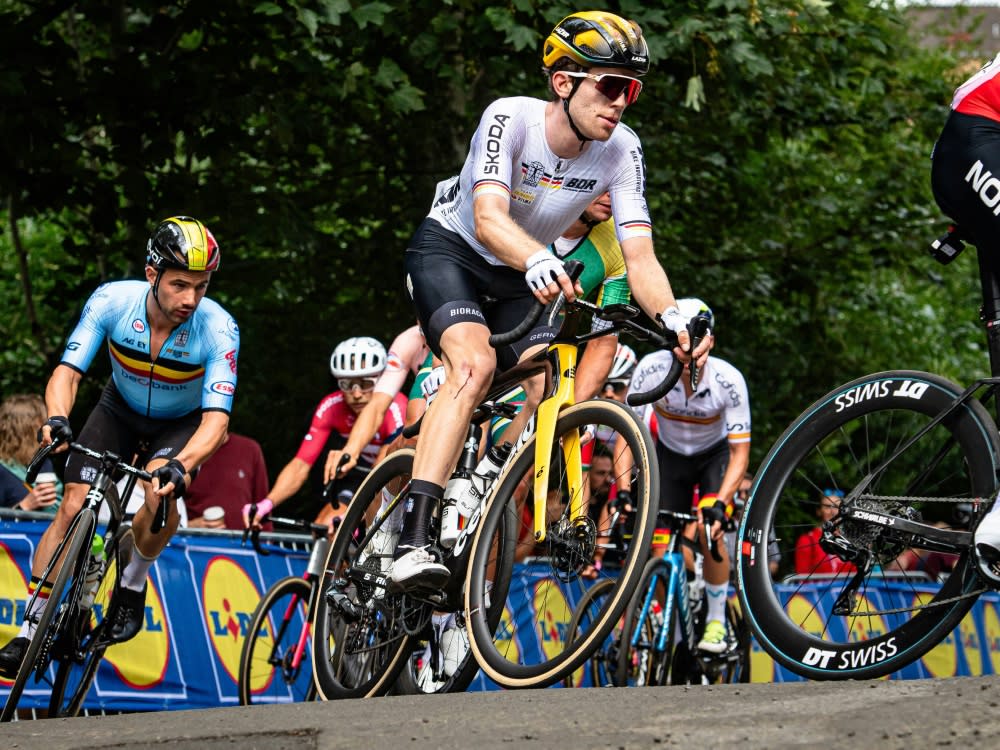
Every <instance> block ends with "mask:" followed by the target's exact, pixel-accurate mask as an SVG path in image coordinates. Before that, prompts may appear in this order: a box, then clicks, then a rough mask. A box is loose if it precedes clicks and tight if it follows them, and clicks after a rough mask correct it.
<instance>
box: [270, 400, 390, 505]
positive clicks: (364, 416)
mask: <svg viewBox="0 0 1000 750" xmlns="http://www.w3.org/2000/svg"><path fill="white" fill-rule="evenodd" d="M393 398H395V394H392V393H382V392H380V391H375V392H374V393H372V396H371V399H370V400H369V401H368V403H367V404H365V408H364V409H362V410H361V413H360V414H359V415H358V419H357V421H356V422H355V423H354V426H353V427H352V428H351V434H350V435H348V436H347V442H346V443H345V444H344V447H343V448H341V449H340V450H334V451H330V452H329V453H328V454H327V457H326V465H325V467H324V469H323V483H324V484H325V483H327V482H329V481H330V480H331V479H333V478H334V477H333V472H334V470H335V469H336V468H337V467H338V466H339V467H340V472H339V475H340V476H344V475H345V474H347V472H349V471H350V470H351V469H353V468H354V467H355V466H356V465H357V463H358V457H359V456H360V455H361V451H363V450H364V449H365V448H366V447H367V446H368V444H369V443H371V441H372V439H373V438H374V437H375V433H376V432H378V428H379V426H380V425H381V424H382V421H383V420H384V419H385V413H386V412H387V411H388V410H389V406H390V405H391V404H392V400H393ZM345 453H346V454H347V455H348V456H350V458H348V460H347V461H345V462H344V463H343V464H341V463H340V460H341V459H340V457H341V456H342V455H344V454H345ZM296 489H297V488H296ZM271 499H272V500H274V499H275V498H274V494H273V493H272V494H271ZM275 503H276V504H277V501H275Z"/></svg>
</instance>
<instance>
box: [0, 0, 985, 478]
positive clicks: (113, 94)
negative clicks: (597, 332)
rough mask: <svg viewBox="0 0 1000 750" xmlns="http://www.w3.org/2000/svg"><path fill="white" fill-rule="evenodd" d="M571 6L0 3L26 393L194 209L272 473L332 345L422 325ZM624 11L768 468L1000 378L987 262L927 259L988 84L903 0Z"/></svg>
mask: <svg viewBox="0 0 1000 750" xmlns="http://www.w3.org/2000/svg"><path fill="white" fill-rule="evenodd" d="M598 5H601V4H600V3H598ZM576 9H577V8H576V6H572V5H570V4H568V3H565V2H552V1H550V0H537V1H532V0H512V1H510V2H507V3H504V4H499V5H498V4H495V3H486V2H480V1H478V0H450V1H447V2H444V3H442V2H429V1H428V0H414V1H412V2H409V3H406V4H388V3H385V2H378V1H376V2H363V1H361V0H279V1H278V2H259V1H256V0H214V2H211V3H206V2H194V0H189V1H187V2H179V3H172V4H162V3H154V2H149V1H148V0H138V1H137V2H129V3H126V2H123V1H122V0H114V2H111V3H106V4H96V5H95V4H78V3H73V2H53V3H47V4H36V3H26V2H13V1H11V0H3V1H2V2H0V49H3V50H5V53H4V56H3V62H2V63H0V133H2V134H3V138H2V139H0V195H2V198H3V201H4V203H3V206H2V209H0V210H2V212H3V217H4V234H3V238H2V240H0V251H2V255H0V264H2V267H3V274H2V276H0V287H2V288H0V293H2V299H4V300H5V305H4V314H3V315H2V316H0V336H2V337H3V339H4V341H5V346H4V348H3V353H2V361H3V364H4V367H3V370H2V372H0V383H2V388H3V391H4V393H8V392H11V391H14V390H31V391H38V390H40V389H41V388H42V387H43V383H44V380H45V378H46V376H47V372H48V370H49V369H50V368H51V366H52V365H53V364H54V363H55V362H56V361H57V360H58V356H59V351H60V347H61V344H62V341H63V339H64V337H65V335H66V333H67V330H68V328H69V327H70V326H71V325H72V322H73V320H74V319H75V316H76V315H77V314H78V311H79V309H80V308H81V306H82V304H83V301H84V300H85V298H86V296H87V295H88V294H89V293H90V291H92V289H93V288H94V287H95V286H96V284H97V283H99V282H100V281H103V280H109V279H116V278H123V277H127V276H134V275H136V274H137V273H138V272H139V270H140V269H141V258H142V253H143V243H144V242H145V238H146V237H147V235H148V233H149V231H150V229H151V228H152V226H153V225H154V224H155V222H156V221H157V220H159V219H161V218H163V217H165V216H169V215H173V214H178V213H187V214H191V215H194V216H197V217H199V218H201V219H203V220H204V221H205V222H206V223H208V224H209V226H211V227H212V228H213V230H214V232H215V234H216V236H217V237H218V239H219V241H220V243H221V244H222V247H223V269H222V271H221V272H220V273H219V274H218V275H217V278H216V279H214V280H213V287H212V290H211V292H210V294H211V295H212V296H213V297H215V298H216V299H218V300H219V301H221V302H222V303H223V304H224V305H226V306H227V307H228V308H229V309H230V310H231V311H232V312H233V313H234V315H235V316H236V318H237V319H238V321H239V322H240V325H241V329H242V332H243V351H242V357H241V367H240V389H239V396H238V400H237V411H236V413H235V427H236V429H238V430H241V431H243V432H246V433H248V434H250V435H253V436H255V437H257V438H258V439H259V440H260V441H261V442H262V443H263V444H264V447H265V451H266V453H267V455H268V457H269V462H270V464H271V468H272V471H276V470H277V468H278V467H279V466H280V465H281V464H282V463H283V462H284V461H285V460H286V459H287V457H289V456H290V455H291V452H292V450H293V448H294V446H295V445H296V443H297V441H298V438H299V435H300V430H301V427H302V425H303V423H304V420H305V418H306V417H307V416H308V414H309V411H310V410H311V408H312V406H313V405H314V404H315V402H316V401H317V400H318V399H319V397H320V396H321V395H322V394H323V393H324V392H325V391H326V389H327V388H329V387H330V385H331V384H330V380H329V375H328V374H327V373H328V370H327V358H328V355H329V352H330V351H331V350H332V348H333V346H334V345H335V344H336V342H337V341H338V340H340V339H341V338H343V337H346V336H349V335H358V334H370V335H376V336H378V337H380V338H382V339H383V340H385V341H388V340H389V339H390V338H391V337H392V335H393V334H394V333H395V332H396V331H398V330H401V329H402V328H403V327H405V326H406V325H407V324H408V323H409V321H410V320H411V318H412V312H411V309H410V306H409V304H408V300H407V299H406V296H405V292H404V291H403V284H402V255H403V251H404V249H405V245H406V241H407V238H408V237H409V235H410V233H411V232H412V231H413V229H414V228H415V227H416V225H417V223H418V222H419V221H420V219H421V218H422V216H423V215H424V214H425V213H426V211H427V208H428V206H429V204H430V201H431V197H432V195H433V189H434V184H435V183H436V182H437V181H438V180H440V179H443V178H445V177H447V176H449V175H451V174H454V173H455V172H456V171H457V170H458V168H459V167H460V165H461V162H462V159H463V157H464V154H465V149H466V146H467V143H468V139H469V138H470V136H471V134H472V132H473V130H474V128H475V125H476V122H477V118H478V115H479V113H480V112H481V110H482V109H483V107H484V106H485V105H486V104H487V103H488V102H489V101H490V100H492V99H493V98H495V97H497V96H506V95H530V96H541V97H544V96H545V95H546V89H545V81H544V78H543V77H542V76H541V74H540V72H539V49H540V44H541V40H542V38H543V35H544V34H546V33H547V32H548V30H549V29H550V28H551V27H552V25H553V24H554V23H555V22H556V21H557V20H558V19H559V18H561V17H563V16H564V15H566V14H568V13H569V12H572V11H573V10H576ZM613 9H614V10H617V11H619V12H621V13H622V14H623V15H626V16H629V17H633V18H635V19H637V20H638V21H639V22H640V23H641V24H642V26H643V28H644V30H645V32H646V34H647V37H648V39H649V41H650V45H651V50H652V57H653V61H654V67H653V71H652V72H651V73H650V75H649V76H648V78H647V81H646V88H645V90H644V92H643V95H642V97H641V98H640V100H639V102H638V103H637V104H636V105H635V106H634V107H633V108H631V109H630V110H629V111H628V113H627V117H626V119H627V122H628V124H629V125H630V126H632V127H633V128H634V129H636V130H637V132H638V133H639V134H640V136H641V138H642V140H643V144H644V149H645V156H646V161H647V167H648V172H649V175H648V198H649V204H650V209H651V212H652V215H653V219H654V226H655V228H656V235H655V242H656V246H657V251H658V253H659V255H660V257H661V259H662V261H663V263H664V265H665V266H666V267H667V269H668V272H669V274H670V277H671V280H672V282H673V285H674V288H675V291H676V292H677V294H678V295H679V296H687V295H697V296H701V297H703V298H704V299H706V300H707V301H708V302H709V303H710V304H711V305H712V306H713V307H714V308H715V309H716V312H717V317H718V320H719V347H718V350H717V351H718V353H719V354H720V356H723V357H725V358H727V359H730V360H731V361H733V362H734V363H735V364H737V365H738V366H739V367H741V369H743V371H744V372H745V373H746V374H747V376H748V379H749V381H750V384H751V388H752V399H753V407H754V418H755V444H754V456H755V461H754V463H756V461H757V460H759V459H760V458H761V457H762V456H763V452H764V451H766V449H767V447H768V446H769V445H770V443H771V441H772V440H773V439H774V437H776V435H777V433H778V432H780V430H781V429H782V427H783V426H784V425H785V424H787V422H788V421H789V420H790V419H791V418H792V417H793V416H794V415H795V414H797V413H798V412H799V411H800V410H801V409H802V408H803V407H804V406H805V405H806V404H807V403H808V401H810V400H811V399H812V398H813V397H815V396H817V395H819V394H820V393H822V392H824V391H826V390H828V389H829V388H830V387H832V386H833V385H835V384H836V383H837V382H840V381H843V380H846V379H848V378H850V377H854V376H857V375H859V374H861V373H864V372H868V371H872V370H876V369H886V368H893V367H904V366H905V367H916V368H924V369H933V370H936V371H939V372H942V373H944V374H945V375H948V376H949V377H953V378H956V379H960V380H966V379H968V377H969V376H970V375H972V374H975V373H978V372H981V371H982V370H984V369H985V365H984V359H985V358H984V355H983V352H982V346H981V344H980V340H981V338H982V336H981V334H980V333H979V332H978V329H977V326H976V321H975V315H974V313H975V304H976V303H975V302H974V300H976V294H977V292H976V289H977V285H976V283H975V265H974V262H973V259H971V258H962V259H961V260H960V261H959V262H957V263H955V264H953V265H952V266H949V267H948V268H947V269H942V268H935V267H933V262H932V261H931V260H930V259H929V258H928V257H927V255H926V254H925V253H924V247H925V245H926V243H927V241H928V240H929V239H930V238H931V237H932V236H933V235H934V234H935V233H936V232H937V231H938V229H939V228H941V227H942V226H943V224H944V222H943V220H942V218H941V217H940V215H939V212H938V210H937V209H936V207H935V206H934V204H933V200H932V199H931V197H930V193H929V188H928V172H929V162H928V155H929V152H930V148H931V145H932V143H933V138H934V137H935V135H936V132H937V129H938V128H939V127H940V125H941V123H942V122H943V120H944V116H945V113H946V108H947V102H948V97H949V94H950V91H951V90H952V88H953V87H954V86H955V85H956V84H957V83H958V82H959V81H960V80H961V78H962V77H963V76H964V75H965V74H967V71H965V72H962V71H960V70H958V69H956V68H955V67H954V60H951V59H949V58H947V57H946V56H944V55H942V54H939V53H936V52H929V51H926V50H920V49H918V48H917V47H916V46H915V43H914V42H913V41H911V40H910V38H909V36H908V33H907V27H906V25H905V23H904V22H903V19H902V17H901V16H900V15H899V13H898V12H897V11H896V10H895V9H894V8H893V7H892V6H891V4H888V3H887V4H885V5H880V4H878V3H871V2H868V1H867V0H839V1H838V2H836V3H831V2H825V1H824V0H775V1H771V0H698V2H694V1H692V0H662V1H661V2H659V3H640V2H638V0H623V2H621V3H619V4H617V5H615V6H614V7H613ZM967 255H970V256H971V255H972V253H967ZM102 366H103V364H102V365H97V366H95V371H96V372H101V370H100V367H102ZM90 380H91V381H99V378H91V379H90ZM97 384H99V383H97ZM95 392H96V388H95V387H94V386H93V385H92V386H91V387H90V389H89V390H87V391H85V392H84V394H83V395H82V397H81V400H82V401H84V402H86V401H87V400H88V399H91V400H92V398H93V394H94V393H95ZM86 406H89V403H88V404H83V403H81V411H82V409H83V408H86ZM78 418H79V417H78Z"/></svg>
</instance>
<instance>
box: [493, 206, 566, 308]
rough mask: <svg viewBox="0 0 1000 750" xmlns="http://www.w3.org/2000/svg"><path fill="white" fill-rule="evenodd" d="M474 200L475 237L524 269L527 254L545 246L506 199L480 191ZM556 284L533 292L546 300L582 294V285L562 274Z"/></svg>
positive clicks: (544, 248)
mask: <svg viewBox="0 0 1000 750" xmlns="http://www.w3.org/2000/svg"><path fill="white" fill-rule="evenodd" d="M475 201H476V202H475V204H474V213H475V221H476V238H477V239H478V240H479V241H480V242H481V243H483V245H485V246H486V247H487V248H489V250H490V252H492V253H493V254H494V255H495V256H496V257H497V258H498V259H499V260H502V261H503V262H504V263H505V264H506V265H508V266H510V267H511V268H516V269H517V270H518V271H524V270H526V268H527V260H528V258H530V257H531V256H532V255H534V254H535V253H537V252H539V251H542V250H548V248H547V247H546V246H545V245H543V244H542V243H541V242H539V241H538V240H536V239H534V238H533V237H531V236H530V235H529V234H528V233H527V232H525V231H524V230H523V229H522V228H521V227H520V226H519V225H518V224H517V222H516V221H514V220H513V219H512V218H511V217H510V212H509V202H508V200H507V199H505V198H501V197H500V196H499V195H481V196H479V197H477V198H476V199H475ZM558 284H559V286H558V288H557V287H556V285H554V284H550V285H549V286H548V287H546V288H545V289H543V290H540V291H539V292H537V293H536V294H535V296H536V297H538V299H539V300H540V301H541V302H544V303H548V302H551V301H552V300H554V299H555V298H556V297H558V296H559V293H560V292H562V293H563V294H565V295H566V297H567V298H568V299H576V295H577V294H583V288H582V287H581V286H580V285H579V284H575V285H574V284H573V283H572V282H571V281H570V280H569V276H566V275H565V274H563V275H560V276H559V278H558Z"/></svg>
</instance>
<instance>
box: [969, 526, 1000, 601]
mask: <svg viewBox="0 0 1000 750" xmlns="http://www.w3.org/2000/svg"><path fill="white" fill-rule="evenodd" d="M973 539H974V542H975V544H974V545H973V546H974V547H975V550H976V566H977V567H978V568H979V573H980V574H981V575H982V576H983V577H984V578H985V579H986V580H988V581H989V582H990V583H992V584H993V585H994V586H997V587H1000V512H991V513H990V514H989V515H988V516H986V518H984V519H983V521H982V523H980V524H979V526H978V527H977V528H976V534H975V536H974V537H973Z"/></svg>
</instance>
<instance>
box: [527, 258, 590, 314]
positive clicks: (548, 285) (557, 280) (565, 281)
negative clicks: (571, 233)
mask: <svg viewBox="0 0 1000 750" xmlns="http://www.w3.org/2000/svg"><path fill="white" fill-rule="evenodd" d="M525 266H526V270H525V272H524V279H525V281H527V282H528V286H529V287H530V288H531V291H532V292H534V293H535V297H537V298H538V300H539V301H540V302H543V303H546V304H547V303H549V302H551V301H552V300H554V299H555V298H556V297H558V296H559V294H560V292H562V293H564V294H565V295H566V299H570V300H573V299H576V296H577V295H578V294H582V293H583V290H582V288H581V287H580V285H579V284H574V283H573V282H572V281H570V278H569V275H568V274H567V273H566V266H564V265H563V262H562V261H561V260H559V258H557V257H556V256H555V255H554V254H553V253H552V252H551V251H550V250H548V249H545V250H539V251H538V252H537V253H535V254H534V255H532V256H531V257H530V258H528V260H527V261H526V262H525Z"/></svg>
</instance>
